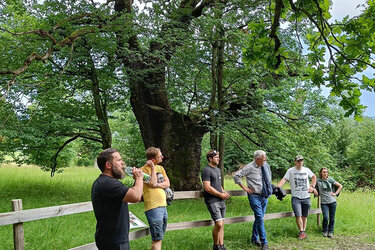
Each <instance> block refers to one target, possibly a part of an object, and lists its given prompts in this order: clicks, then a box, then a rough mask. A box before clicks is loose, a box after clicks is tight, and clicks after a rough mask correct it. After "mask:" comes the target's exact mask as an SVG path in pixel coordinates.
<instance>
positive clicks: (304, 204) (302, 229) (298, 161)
mask: <svg viewBox="0 0 375 250" xmlns="http://www.w3.org/2000/svg"><path fill="white" fill-rule="evenodd" d="M294 164H295V166H294V167H292V168H289V169H288V171H286V173H285V175H284V177H283V178H282V179H281V181H280V182H279V183H278V184H277V186H278V187H282V186H283V185H284V184H285V182H287V181H288V182H289V184H290V189H291V192H292V207H293V211H294V216H295V217H296V222H297V226H298V229H299V234H298V239H301V240H302V239H304V238H307V235H306V224H307V216H308V214H309V209H310V205H311V202H310V194H311V193H315V194H316V195H317V194H318V192H317V191H316V189H315V184H316V175H315V174H314V173H313V172H311V170H310V169H309V168H306V167H304V166H303V157H302V156H301V155H297V156H296V157H295V159H294ZM309 178H311V185H310V184H309Z"/></svg>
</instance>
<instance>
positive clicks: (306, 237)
mask: <svg viewBox="0 0 375 250" xmlns="http://www.w3.org/2000/svg"><path fill="white" fill-rule="evenodd" d="M303 234H304V235H305V237H303V238H305V239H308V238H309V236H307V234H306V232H305V231H303Z"/></svg>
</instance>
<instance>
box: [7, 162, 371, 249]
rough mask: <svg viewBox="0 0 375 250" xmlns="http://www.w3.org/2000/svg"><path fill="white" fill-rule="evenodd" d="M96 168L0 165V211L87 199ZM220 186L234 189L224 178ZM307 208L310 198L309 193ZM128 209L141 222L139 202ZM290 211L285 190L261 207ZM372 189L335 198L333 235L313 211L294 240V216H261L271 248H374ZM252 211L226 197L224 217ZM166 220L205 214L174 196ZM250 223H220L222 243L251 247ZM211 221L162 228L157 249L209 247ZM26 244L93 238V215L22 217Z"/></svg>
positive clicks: (144, 244) (200, 205)
mask: <svg viewBox="0 0 375 250" xmlns="http://www.w3.org/2000/svg"><path fill="white" fill-rule="evenodd" d="M99 174H100V171H99V170H98V169H97V168H67V169H64V172H63V173H61V174H56V175H55V176H54V177H53V178H51V177H50V174H49V173H48V172H43V171H41V170H40V169H39V168H37V167H14V166H4V165H2V166H1V167H0V213H4V212H9V211H11V200H12V199H22V201H23V209H31V208H40V207H48V206H56V205H62V204H71V203H77V202H85V201H90V190H91V185H92V182H93V181H94V180H95V179H96V177H97V176H98V175H99ZM225 189H227V190H234V189H239V187H238V186H237V185H235V184H234V183H233V181H232V179H231V178H229V177H228V178H226V180H225ZM312 203H313V206H312V207H313V208H315V207H316V199H313V201H312ZM130 210H131V211H132V212H133V213H134V214H135V215H137V216H138V217H139V218H140V219H141V220H143V221H145V222H147V220H146V217H145V215H144V212H143V203H140V204H135V205H131V206H130ZM281 211H291V205H290V196H289V195H288V196H287V197H286V198H285V199H284V200H283V201H282V202H280V201H278V200H277V199H276V198H275V197H272V198H271V199H270V200H269V205H268V208H267V213H275V212H281ZM373 211H375V192H355V193H347V192H343V193H342V194H341V195H340V197H339V198H338V207H337V213H336V227H335V238H333V239H328V238H323V237H322V236H321V233H320V228H318V227H317V225H316V215H312V216H310V217H309V223H308V227H307V233H308V235H309V239H307V240H304V241H298V240H297V238H296V236H297V233H298V231H297V227H296V225H295V220H294V218H283V219H276V220H268V221H266V222H265V226H266V231H267V236H268V240H269V245H270V248H271V249H333V248H334V249H375V216H374V215H373ZM250 214H252V211H251V209H250V206H249V203H248V201H247V198H246V197H232V198H230V199H229V200H228V201H227V217H234V216H245V215H250ZM168 215H169V220H168V221H169V222H171V223H172V222H180V221H193V220H204V219H210V215H209V213H208V212H207V209H206V206H205V204H204V202H203V199H194V200H175V201H173V202H172V206H170V207H168ZM251 228H252V223H239V224H232V225H226V226H225V244H226V246H227V248H228V249H255V248H254V247H252V246H251V244H250V233H251ZM211 230H212V227H203V228H196V229H188V230H180V231H171V232H167V233H166V236H165V240H163V249H175V250H180V249H207V250H208V249H212V236H211ZM24 231H25V242H26V243H25V244H26V245H25V247H26V249H69V248H72V247H76V246H80V245H84V244H87V243H91V242H93V241H94V231H95V218H94V215H93V213H92V212H88V213H81V214H76V215H69V216H61V217H57V218H50V219H45V220H39V221H33V222H27V223H24ZM130 246H131V248H132V249H149V246H150V238H149V236H147V237H144V238H140V239H137V240H135V241H132V242H131V243H130ZM0 249H1V250H3V249H6V250H7V249H13V236H12V226H11V225H10V226H0Z"/></svg>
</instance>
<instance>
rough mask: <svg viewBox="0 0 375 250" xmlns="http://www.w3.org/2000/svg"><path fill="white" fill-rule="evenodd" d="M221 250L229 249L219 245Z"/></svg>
mask: <svg viewBox="0 0 375 250" xmlns="http://www.w3.org/2000/svg"><path fill="white" fill-rule="evenodd" d="M219 249H220V250H227V248H226V247H225V246H224V245H219Z"/></svg>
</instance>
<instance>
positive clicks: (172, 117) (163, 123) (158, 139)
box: [129, 62, 207, 190]
mask: <svg viewBox="0 0 375 250" xmlns="http://www.w3.org/2000/svg"><path fill="white" fill-rule="evenodd" d="M137 66H138V69H137V74H136V75H134V74H133V73H134V71H133V73H132V72H129V76H131V87H130V90H131V98H130V101H131V105H132V108H133V112H134V114H135V116H136V118H137V121H138V123H139V126H140V130H141V134H142V139H143V142H144V144H145V148H148V147H151V146H154V147H159V148H160V149H161V151H162V153H163V155H164V160H163V163H162V164H161V165H163V166H164V167H165V169H166V171H167V174H168V177H169V179H170V181H171V186H172V188H173V189H174V190H199V189H201V187H202V185H201V183H200V178H199V173H200V156H201V142H202V137H203V135H204V133H206V132H207V131H206V128H204V126H201V124H199V122H197V121H193V120H192V119H191V118H190V117H189V116H186V115H183V114H180V113H177V112H175V111H173V110H171V108H170V106H169V102H168V99H167V94H166V92H165V87H164V81H165V78H164V75H165V74H164V73H165V72H164V69H165V67H164V65H163V63H162V62H159V65H155V64H154V66H155V67H154V68H153V69H150V68H148V66H146V65H143V67H144V69H143V70H140V68H139V67H140V64H138V65H137ZM140 71H141V72H143V73H142V74H139V72H140Z"/></svg>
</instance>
